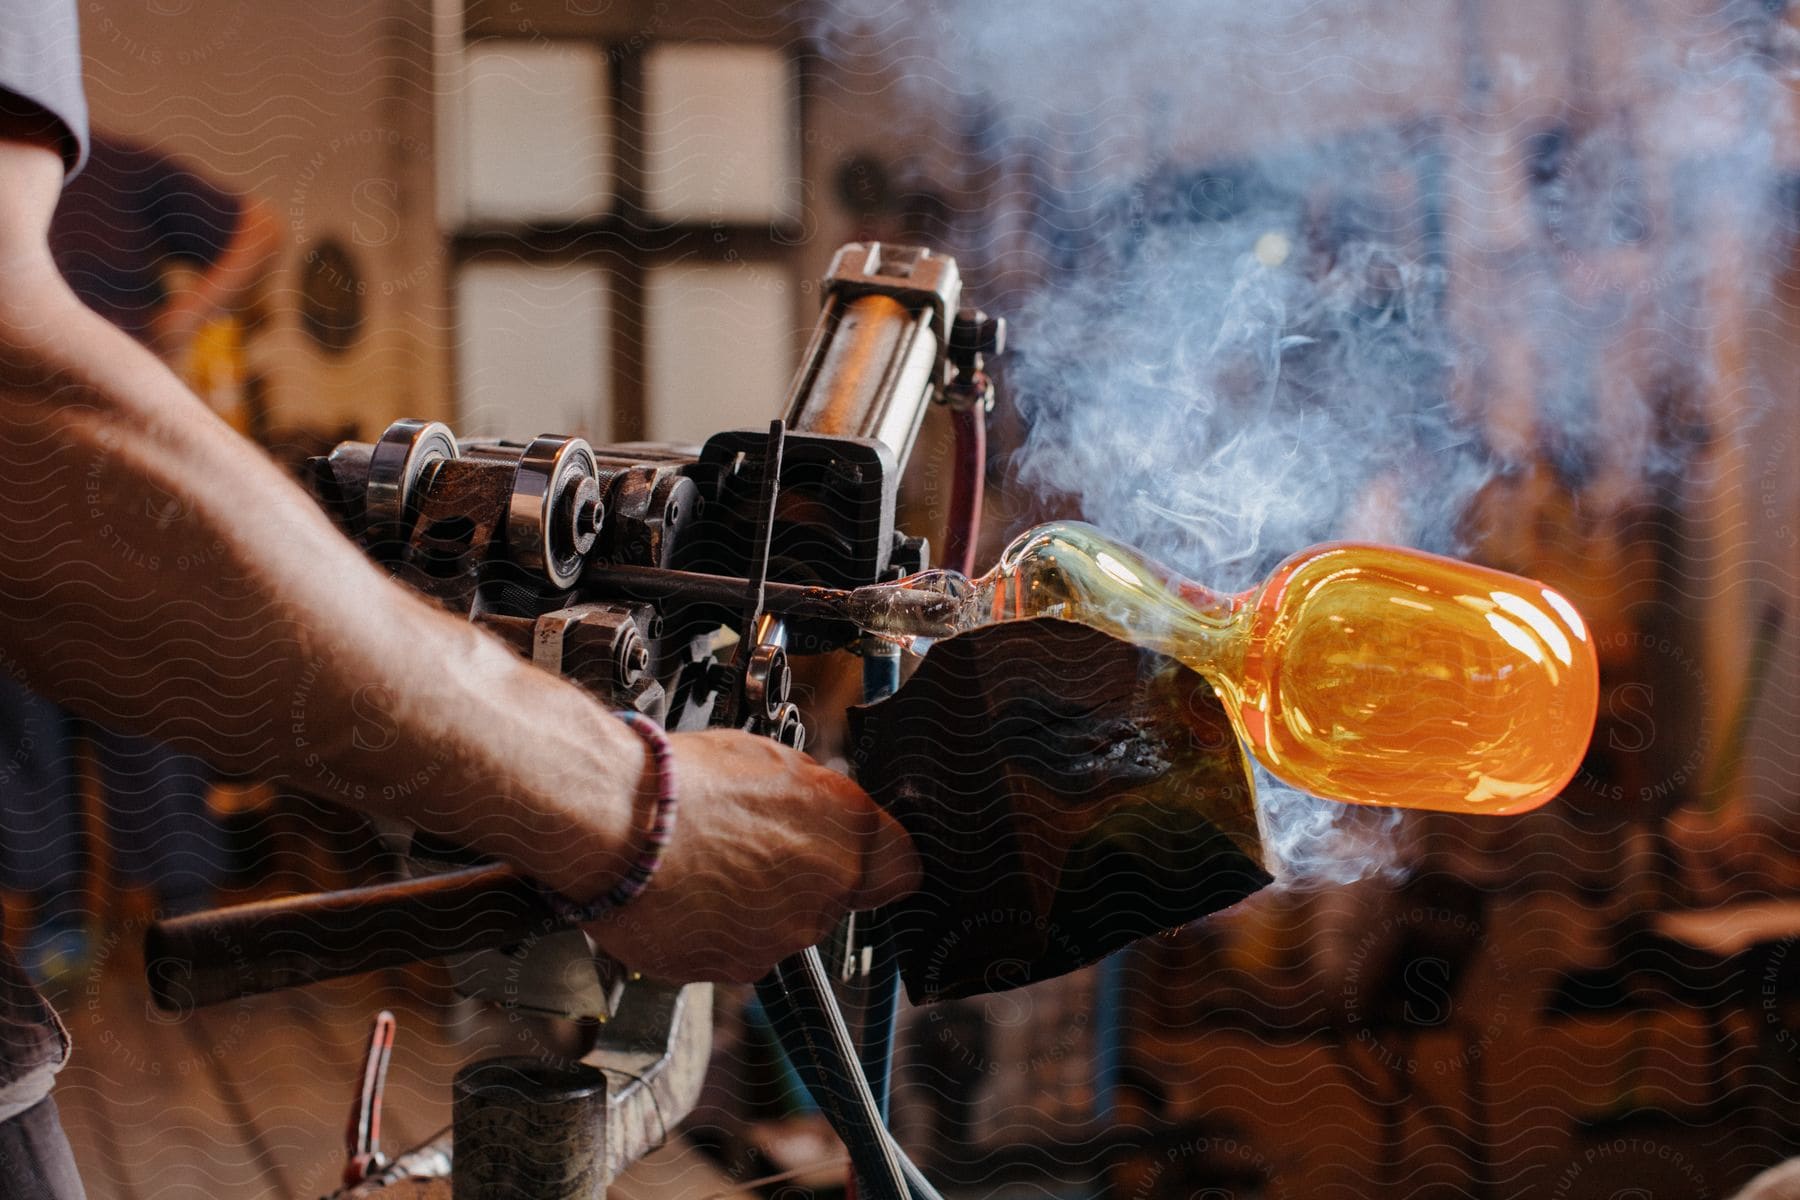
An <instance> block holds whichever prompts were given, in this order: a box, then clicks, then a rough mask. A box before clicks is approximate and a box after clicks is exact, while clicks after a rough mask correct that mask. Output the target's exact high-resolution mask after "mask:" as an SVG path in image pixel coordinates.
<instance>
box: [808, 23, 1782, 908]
mask: <svg viewBox="0 0 1800 1200" xmlns="http://www.w3.org/2000/svg"><path fill="white" fill-rule="evenodd" d="M1531 7H1532V9H1533V11H1534V12H1537V11H1538V10H1539V9H1540V8H1541V7H1542V6H1531ZM1772 7H1773V8H1777V9H1778V8H1779V7H1780V6H1778V5H1777V6H1771V5H1768V4H1763V3H1748V2H1737V0H1733V2H1729V3H1714V2H1710V0H1709V2H1704V3H1696V4H1694V5H1692V7H1691V12H1690V14H1689V15H1688V16H1687V17H1685V18H1682V19H1679V20H1672V19H1671V18H1669V17H1668V15H1667V12H1666V11H1665V10H1666V8H1667V6H1656V8H1655V9H1654V12H1653V10H1652V9H1651V7H1650V6H1644V5H1633V4H1631V3H1626V4H1622V5H1618V6H1608V8H1609V11H1612V12H1614V13H1615V19H1614V20H1613V21H1612V22H1611V23H1609V24H1607V25H1606V26H1605V27H1604V28H1600V27H1593V28H1590V27H1589V24H1588V23H1589V22H1590V21H1593V20H1596V18H1593V17H1592V15H1591V14H1590V13H1589V12H1588V6H1586V5H1585V4H1584V3H1583V0H1571V2H1570V3H1569V4H1568V5H1567V6H1566V12H1565V16H1566V20H1565V22H1564V23H1563V24H1562V25H1560V26H1557V27H1554V28H1535V29H1530V30H1525V31H1523V36H1520V34H1521V31H1520V30H1519V29H1513V30H1511V31H1510V32H1509V31H1508V29H1507V28H1506V21H1505V14H1506V13H1508V12H1509V11H1513V6H1509V5H1507V4H1505V3H1503V2H1502V0H1493V2H1491V3H1485V4H1484V3H1476V2H1474V0H1462V2H1460V3H1452V2H1450V0H1446V2H1445V3H1443V4H1439V5H1430V6H1418V5H1397V4H1388V3H1380V2H1377V0H1263V2H1261V3H1255V4H1246V3H1242V2H1240V0H1164V2H1154V0H1121V2H1119V3H1111V4H1096V3H1092V2H1091V0H1046V2H1040V3H1030V4H1002V3H985V4H983V3H963V2H957V0H838V2H837V3H834V4H831V5H829V6H827V7H825V8H824V9H823V10H822V11H821V12H820V14H819V18H818V22H817V25H816V28H815V31H814V32H815V35H816V42H817V44H818V45H819V46H820V47H822V49H823V52H824V54H825V56H826V58H827V60H828V61H829V62H830V63H831V64H832V65H833V67H834V69H835V70H836V71H837V72H838V73H839V77H840V79H841V80H842V81H844V82H845V85H846V86H848V87H850V88H851V89H856V88H862V89H865V90H869V91H874V90H876V89H887V88H899V89H900V94H901V96H902V97H903V104H902V106H901V107H902V108H903V109H904V110H905V112H906V114H907V115H908V118H909V119H910V120H911V122H912V127H911V128H910V130H904V131H901V132H902V135H903V140H905V141H906V142H907V143H908V144H910V145H911V146H912V147H913V150H912V153H913V154H914V156H915V158H916V159H917V160H918V161H919V162H921V163H922V164H923V166H922V167H921V169H920V171H921V174H922V175H923V176H925V177H927V178H929V177H932V176H933V175H936V176H938V177H940V178H941V177H943V176H944V175H946V174H948V175H950V176H951V177H952V179H953V185H954V182H955V181H956V180H961V181H964V182H966V181H967V180H968V179H969V178H970V177H971V175H970V172H969V169H968V165H967V162H966V159H967V158H968V156H969V153H970V149H971V146H972V145H973V146H974V148H975V154H976V156H977V157H983V158H985V159H986V160H987V164H986V165H987V166H988V167H990V168H991V170H990V171H989V172H988V177H987V186H988V189H989V191H990V192H991V193H992V194H991V195H990V196H989V200H990V205H989V207H987V208H986V209H985V210H984V211H983V212H981V213H978V214H975V215H974V216H972V217H971V218H970V219H968V220H967V221H964V222H963V223H962V224H961V225H960V226H958V227H957V228H956V229H955V231H954V233H953V237H954V239H955V240H956V241H958V242H959V243H966V244H957V245H953V246H951V247H950V249H952V250H953V251H955V252H957V253H958V254H959V255H962V256H964V258H965V259H966V261H967V262H969V263H970V264H972V265H974V266H975V267H976V269H977V272H978V274H979V271H980V268H981V265H982V264H984V263H985V264H992V263H993V262H994V261H995V260H1001V265H1000V269H999V270H997V271H994V272H992V273H991V276H990V277H993V278H1002V279H1029V280H1031V281H1032V283H1031V286H1029V287H1019V288H1015V289H1013V290H1011V291H1008V292H1007V293H1005V294H1004V295H987V296H983V297H981V299H982V300H983V301H984V302H985V303H987V304H989V305H990V306H991V307H996V308H1000V309H1002V310H1004V311H1006V312H1007V313H1008V315H1009V316H1010V317H1011V319H1012V320H1013V322H1014V327H1015V338H1014V344H1015V346H1016V347H1017V348H1018V350H1017V354H1016V357H1015V360H1014V361H1013V362H1012V364H1011V365H1010V369H1009V374H1008V383H1009V386H1010V389H1011V394H1012V399H1013V402H1014V403H1015V404H1016V405H1017V406H1018V407H1019V408H1020V409H1021V411H1022V413H1023V415H1024V417H1025V418H1026V421H1027V424H1028V434H1027V436H1026V439H1025V442H1024V444H1023V446H1022V447H1021V448H1020V449H1019V452H1018V455H1017V458H1016V459H1015V461H1014V463H1013V469H1014V470H1015V472H1016V474H1017V477H1018V479H1019V480H1020V481H1021V482H1023V483H1024V484H1027V485H1029V486H1031V487H1033V488H1036V489H1039V490H1040V491H1042V492H1043V493H1045V494H1046V495H1051V496H1056V497H1066V498H1069V499H1071V500H1073V502H1074V504H1075V506H1076V507H1078V508H1079V510H1080V512H1081V514H1082V515H1083V516H1084V517H1085V518H1086V519H1087V520H1090V521H1092V522H1094V523H1095V524H1097V525H1099V526H1100V527H1102V528H1103V529H1105V530H1106V531H1107V532H1109V533H1111V534H1113V535H1115V536H1118V537H1120V538H1123V539H1125V540H1127V541H1130V542H1132V543H1134V544H1136V545H1138V546H1139V547H1141V548H1142V549H1144V550H1145V551H1146V552H1147V553H1149V554H1151V555H1153V556H1155V557H1157V558H1159V559H1162V560H1163V561H1165V562H1167V563H1169V564H1170V565H1172V566H1174V567H1176V568H1177V569H1179V570H1181V571H1183V572H1185V573H1187V574H1189V575H1192V576H1193V577H1195V578H1197V579H1200V580H1202V581H1204V582H1206V583H1208V584H1209V585H1212V586H1214V587H1218V588H1224V589H1231V590H1238V589H1241V588H1244V587H1247V586H1250V585H1251V584H1253V583H1254V582H1256V581H1258V580H1260V579H1261V578H1262V577H1263V576H1264V574H1265V573H1266V572H1267V571H1268V570H1269V568H1270V567H1272V566H1273V565H1274V564H1275V563H1276V562H1278V561H1279V560H1280V559H1281V558H1283V557H1285V556H1286V555H1288V554H1290V553H1292V552H1294V551H1295V550H1298V549H1300V548H1301V547H1303V546H1306V545H1308V544H1310V543H1313V542H1318V541H1324V540H1328V539H1331V538H1334V537H1346V536H1349V537H1362V538H1379V539H1381V540H1386V541H1392V542H1398V543H1403V544H1409V545H1413V546H1418V547H1421V548H1425V549H1430V550H1435V551H1440V552H1447V553H1458V552H1461V551H1464V550H1466V549H1467V546H1466V545H1465V544H1464V539H1465V536H1466V527H1465V517H1466V514H1467V512H1468V509H1469V505H1470V502H1471V500H1472V499H1473V498H1474V497H1475V496H1476V495H1477V493H1478V492H1479V491H1480V490H1481V489H1482V488H1483V487H1485V486H1487V485H1488V484H1490V483H1491V482H1492V481H1494V480H1495V479H1496V478H1500V477H1505V476H1508V475H1512V474H1517V473H1519V472H1522V471H1525V470H1527V469H1530V468H1532V467H1533V466H1534V464H1548V468H1549V469H1550V470H1552V471H1554V472H1555V473H1556V475H1557V477H1558V479H1559V480H1560V481H1561V482H1562V484H1563V485H1564V486H1565V487H1567V488H1568V489H1569V490H1570V491H1572V492H1575V493H1577V494H1586V495H1588V496H1590V497H1597V498H1599V499H1600V500H1603V501H1604V502H1605V503H1608V504H1612V505H1617V504H1619V503H1622V502H1629V501H1630V500H1632V499H1633V498H1634V497H1636V496H1637V495H1638V494H1639V493H1640V492H1641V491H1642V489H1643V488H1644V487H1646V486H1647V485H1648V484H1649V483H1650V482H1651V481H1662V482H1665V483H1666V482H1668V481H1669V480H1672V479H1678V478H1679V476H1680V473H1681V471H1682V469H1683V466H1684V464H1685V462H1686V461H1687V459H1686V455H1687V453H1688V451H1689V449H1690V448H1689V447H1685V446H1683V445H1682V444H1681V443H1680V441H1679V439H1671V438H1669V437H1668V436H1667V435H1666V431H1667V430H1668V428H1669V427H1670V426H1671V424H1672V421H1671V416H1670V413H1669V412H1668V411H1667V405H1668V402H1669V401H1668V397H1669V396H1670V395H1671V394H1675V393H1679V392H1681V391H1682V390H1683V389H1693V388H1698V387H1704V386H1706V384H1707V383H1708V382H1709V381H1708V380H1707V379H1706V378H1704V376H1705V372H1706V371H1707V370H1708V362H1709V358H1708V356H1707V354H1706V352H1705V351H1706V344H1705V343H1706V340H1707V336H1708V331H1707V329H1706V327H1705V322H1706V320H1707V319H1708V317H1707V309H1706V306H1705V304H1704V303H1703V300H1702V296H1703V294H1704V293H1706V292H1707V291H1708V289H1715V290H1716V288H1717V286H1718V282H1719V281H1718V279H1717V278H1715V275H1716V264H1717V261H1718V256H1719V254H1720V252H1721V248H1722V247H1724V248H1726V249H1727V251H1728V252H1729V253H1731V254H1732V255H1734V257H1733V259H1732V262H1731V266H1730V271H1731V278H1730V281H1729V285H1730V287H1732V288H1735V289H1737V290H1738V292H1739V296H1738V303H1737V305H1736V308H1737V311H1739V312H1740V313H1742V312H1750V311H1754V309H1755V307H1756V306H1757V304H1759V303H1760V302H1761V301H1762V300H1763V298H1764V297H1766V295H1767V289H1768V288H1769V286H1770V284H1771V282H1772V275H1773V270H1774V266H1775V264H1777V263H1778V262H1779V261H1780V256H1779V255H1777V254H1776V253H1774V250H1775V248H1776V239H1777V238H1778V237H1779V236H1780V234H1781V230H1782V228H1783V220H1782V218H1783V215H1784V209H1783V207H1782V204H1781V202H1780V201H1781V197H1782V194H1783V191H1782V188H1781V187H1780V186H1779V185H1780V184H1781V182H1782V175H1781V163H1780V161H1779V157H1778V152H1779V147H1780V144H1781V140H1782V135H1783V134H1784V133H1785V132H1786V130H1785V128H1784V121H1785V120H1786V105H1785V101H1784V99H1783V95H1782V92H1783V82H1784V78H1785V76H1786V75H1787V74H1788V72H1789V70H1790V68H1789V67H1788V65H1787V63H1788V62H1789V61H1790V59H1791V57H1792V46H1791V44H1790V41H1791V37H1792V30H1791V29H1790V28H1789V27H1788V26H1787V25H1785V24H1784V23H1783V21H1782V17H1781V14H1780V13H1779V12H1778V11H1772ZM1532 19H1533V20H1539V21H1541V19H1542V17H1541V14H1540V15H1539V16H1538V17H1535V18H1532ZM1621 31H1623V33H1624V35H1625V36H1624V37H1623V38H1621V37H1620V33H1621ZM1543 97H1555V99H1554V100H1544V99H1542V98H1543ZM959 171H960V172H961V175H960V176H958V175H957V172H959ZM996 172H997V173H998V174H997V175H996V174H995V173H996ZM1521 401H1522V402H1521ZM1509 406H1510V407H1509ZM1258 786H1259V793H1260V796H1261V799H1262V805H1263V809H1264V813H1265V819H1266V821H1267V834H1268V837H1269V841H1270V845H1271V847H1272V848H1273V849H1274V850H1275V852H1276V853H1277V855H1278V856H1279V857H1280V858H1281V859H1282V860H1283V863H1284V864H1285V866H1286V867H1287V869H1288V875H1289V877H1290V878H1292V879H1341V878H1348V877H1354V876H1357V875H1362V874H1367V873H1369V872H1372V871H1378V870H1381V869H1383V867H1384V866H1385V865H1386V864H1387V863H1388V861H1389V856H1390V854H1391V850H1390V849H1389V848H1390V847H1391V846H1392V844H1393V842H1394V840H1395V839H1394V838H1393V836H1392V834H1393V832H1394V829H1395V822H1396V821H1397V819H1398V818H1397V817H1396V816H1395V815H1393V814H1385V813H1371V812H1368V811H1357V810H1351V809H1347V808H1345V807H1343V806H1338V805H1332V804H1328V803H1325V802H1323V801H1317V800H1314V799H1312V798H1310V797H1306V796H1302V795H1298V794H1296V793H1293V792H1292V791H1290V790H1288V789H1286V788H1284V787H1283V786H1282V785H1280V784H1277V783H1276V782H1275V781H1274V780H1272V779H1269V778H1267V777H1263V778H1260V779H1259V781H1258Z"/></svg>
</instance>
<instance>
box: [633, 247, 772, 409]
mask: <svg viewBox="0 0 1800 1200" xmlns="http://www.w3.org/2000/svg"><path fill="white" fill-rule="evenodd" d="M644 318H645V322H646V326H647V329H648V336H647V341H648V355H647V357H648V362H647V363H646V369H647V371H648V373H649V377H648V379H647V381H646V382H647V384H648V389H647V391H648V396H649V409H650V411H649V413H648V430H649V436H650V437H651V438H652V439H654V440H656V441H669V442H696V443H697V442H703V441H705V440H706V438H707V437H708V436H709V435H711V434H714V433H717V432H718V431H719V430H721V429H740V428H745V427H751V428H754V427H759V426H767V424H768V423H769V421H771V420H772V419H774V418H775V417H776V416H778V415H780V413H781V406H782V404H783V402H784V401H785V400H786V399H787V390H788V385H789V383H790V382H791V381H792V379H791V377H792V375H793V371H794V325H793V291H792V284H791V282H790V279H789V273H788V270H787V268H785V267H782V266H777V265H774V264H762V263H744V262H735V263H670V264H666V265H663V266H658V267H652V268H651V269H650V272H649V276H648V278H647V279H646V280H645V285H644Z"/></svg>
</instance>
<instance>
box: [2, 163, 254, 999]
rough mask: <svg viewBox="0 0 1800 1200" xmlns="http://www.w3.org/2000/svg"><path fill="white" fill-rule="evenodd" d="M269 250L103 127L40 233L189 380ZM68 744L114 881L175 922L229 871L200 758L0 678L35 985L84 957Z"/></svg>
mask: <svg viewBox="0 0 1800 1200" xmlns="http://www.w3.org/2000/svg"><path fill="white" fill-rule="evenodd" d="M280 248H281V230H280V226H279V224H278V222H277V220H276V218H275V216H274V214H273V213H272V212H271V210H270V209H269V208H268V206H267V205H266V204H264V203H263V202H261V201H259V200H257V199H255V198H253V197H249V196H241V195H237V194H234V193H233V192H232V191H230V190H228V189H226V188H224V187H222V186H220V185H218V184H217V183H215V182H213V181H211V180H209V179H208V178H206V177H205V176H203V175H201V174H200V173H198V172H197V171H194V170H192V169H189V168H188V167H187V166H184V165H183V164H182V163H180V162H178V161H177V160H175V159H173V158H171V157H169V156H167V155H165V154H162V153H160V152H158V151H156V150H154V149H152V148H150V147H147V146H141V145H137V144H135V143H133V142H130V141H128V140H125V139H123V138H119V137H115V136H112V135H109V134H106V133H103V132H100V131H95V132H94V134H93V137H92V140H91V142H90V146H89V151H88V161H87V166H86V168H85V169H84V170H83V171H82V172H81V173H80V174H79V175H77V176H75V177H74V178H73V179H71V180H70V181H69V184H68V186H67V187H66V188H64V189H63V193H62V198H61V200H60V201H59V202H58V203H57V206H56V213H55V216H54V217H52V219H51V222H50V250H51V255H52V257H53V258H54V260H55V262H56V266H57V269H58V270H59V271H60V272H61V273H62V276H63V278H64V279H65V280H67V281H68V284H69V287H70V289H71V290H73V291H74V293H75V294H76V296H78V297H80V299H81V300H82V302H83V303H85V304H86V305H87V306H88V307H89V308H91V309H93V310H94V311H95V312H97V313H99V314H100V315H101V316H103V317H105V318H106V319H107V320H108V321H111V322H112V323H113V324H114V325H117V326H118V327H119V328H120V329H123V330H124V331H125V332H126V333H129V334H130V335H131V336H132V337H133V338H135V339H137V340H138V341H139V342H141V343H142V344H143V345H145V346H146V347H148V348H149V349H150V350H152V351H154V352H155V353H156V355H157V356H158V357H159V358H161V359H162V360H163V361H164V362H166V363H168V364H169V365H170V366H171V367H172V368H175V369H176V370H177V371H178V372H182V373H184V374H185V373H186V372H185V370H184V368H185V366H186V364H187V359H188V355H189V352H190V350H191V349H192V348H193V345H194V341H195V338H196V336H197V335H198V334H199V332H200V331H201V329H202V328H203V327H205V325H206V324H207V323H208V322H209V321H211V320H213V319H214V318H216V317H217V316H219V315H221V314H223V313H226V312H229V311H232V310H234V309H235V308H237V307H238V306H239V305H241V304H242V303H243V301H244V300H245V299H246V298H247V297H248V295H249V294H250V292H251V291H252V289H253V288H255V286H256V285H257V284H258V283H260V282H261V281H262V280H263V278H264V277H265V276H266V275H267V273H268V271H269V269H270V268H271V266H272V265H273V263H274V260H275V257H276V255H277V254H278V253H279V251H280ZM164 502H166V503H168V504H171V505H173V504H178V503H179V501H178V500H177V498H175V497H174V496H169V497H166V498H164ZM171 515H174V514H172V513H171ZM78 735H79V736H80V737H81V738H84V739H85V740H86V742H87V744H88V745H89V746H91V747H92V753H93V761H94V767H95V770H96V773H97V776H98V780H99V785H100V792H101V798H102V801H103V806H104V808H103V811H104V814H105V820H106V836H105V844H106V846H107V848H108V851H109V855H108V857H109V859H110V863H111V866H112V868H113V870H114V872H115V876H116V879H117V880H118V882H119V883H121V884H123V885H125V886H128V887H134V888H137V889H141V890H143V891H144V892H146V893H147V894H148V900H149V902H150V904H151V905H152V906H154V907H155V908H157V909H160V910H161V911H164V912H168V913H179V912H187V911H191V910H193V909H196V908H201V907H204V906H205V905H206V904H207V902H208V900H209V899H210V897H211V895H212V893H213V892H214V890H215V889H216V888H217V887H218V886H219V883H220V881H221V879H222V878H223V876H224V874H225V870H226V862H225V857H226V847H225V843H224V838H223V837H222V834H221V831H220V828H219V824H218V822H217V820H215V819H214V817H213V815H212V814H211V813H210V812H209V811H208V807H207V793H208V790H209V785H210V772H209V771H208V770H207V768H206V765H205V763H204V762H203V761H202V760H201V759H199V758H198V757H196V756H194V755H192V754H184V753H181V752H180V751H177V750H174V749H172V748H170V747H168V746H166V745H163V744H162V743H160V742H158V741H157V740H155V739H154V738H148V737H141V736H137V735H134V734H128V733H120V732H117V731H114V730H110V729H106V728H104V727H101V726H98V725H92V724H88V723H83V722H78V721H76V720H74V719H72V718H70V717H68V716H67V715H66V714H65V713H63V712H62V711H61V709H59V708H58V707H57V706H55V705H54V704H51V703H50V702H49V701H46V700H44V699H42V698H40V697H38V696H35V695H33V694H32V693H31V692H30V691H28V690H27V689H26V688H25V687H24V686H23V685H22V684H21V683H20V682H18V681H17V680H13V679H0V762H3V763H5V764H7V766H8V769H7V770H6V771H4V772H0V827H4V828H5V829H6V830H8V831H9V836H8V837H7V838H5V839H4V841H3V842H0V886H3V887H5V888H6V889H7V890H8V891H11V892H13V893H15V894H18V895H21V896H23V897H24V898H25V899H26V900H27V903H28V904H29V905H30V910H31V911H30V913H29V916H28V921H29V925H28V931H27V933H26V936H25V943H24V953H23V957H22V961H23V965H24V967H25V969H26V970H27V971H28V972H29V973H30V974H31V975H32V977H33V978H35V979H37V980H38V981H39V982H43V981H45V980H47V979H50V978H54V977H55V976H57V975H60V974H63V973H65V972H67V971H70V970H74V969H77V968H79V967H81V966H82V965H83V964H84V963H85V961H86V958H87V953H86V951H87V944H88V932H87V913H86V911H85V909H86V904H85V895H84V889H83V886H82V859H83V855H82V844H81V843H82V837H81V832H82V820H81V799H80V792H79V788H78V782H77V763H76V746H77V736H78Z"/></svg>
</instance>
